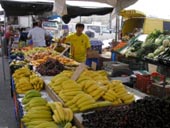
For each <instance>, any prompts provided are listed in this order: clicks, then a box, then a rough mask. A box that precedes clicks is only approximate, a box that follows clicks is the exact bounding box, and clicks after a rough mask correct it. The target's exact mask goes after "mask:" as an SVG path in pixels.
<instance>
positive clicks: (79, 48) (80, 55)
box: [62, 23, 91, 63]
mask: <svg viewBox="0 0 170 128" xmlns="http://www.w3.org/2000/svg"><path fill="white" fill-rule="evenodd" d="M83 30H84V24H81V23H77V24H76V32H75V33H73V34H71V35H69V36H67V37H66V38H64V39H63V40H62V42H64V43H70V46H71V52H70V54H71V58H73V59H74V60H76V61H77V62H80V63H83V62H85V61H86V57H87V53H88V50H89V49H90V47H91V45H90V41H89V38H88V36H87V35H86V34H84V33H83Z"/></svg>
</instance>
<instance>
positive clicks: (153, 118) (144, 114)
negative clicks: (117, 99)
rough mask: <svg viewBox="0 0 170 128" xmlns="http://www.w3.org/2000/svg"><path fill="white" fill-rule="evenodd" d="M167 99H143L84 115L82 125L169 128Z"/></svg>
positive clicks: (169, 114) (93, 127) (88, 126)
mask: <svg viewBox="0 0 170 128" xmlns="http://www.w3.org/2000/svg"><path fill="white" fill-rule="evenodd" d="M168 99H169V98H168ZM168 99H159V98H155V97H145V98H144V99H140V100H138V101H136V102H133V103H132V104H130V105H128V106H121V107H118V108H113V107H108V108H104V109H101V110H96V111H95V112H91V113H85V114H83V125H84V127H85V128H108V127H109V128H169V127H170V123H169V120H170V111H169V108H170V102H169V100H168ZM94 122H95V123H94Z"/></svg>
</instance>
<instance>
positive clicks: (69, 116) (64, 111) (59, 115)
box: [47, 102, 76, 128]
mask: <svg viewBox="0 0 170 128" xmlns="http://www.w3.org/2000/svg"><path fill="white" fill-rule="evenodd" d="M47 105H48V106H49V107H50V108H51V109H52V112H53V116H52V118H53V120H54V122H55V123H57V125H58V126H60V127H63V128H76V126H72V123H71V121H72V120H73V112H72V111H71V109H70V108H64V107H63V105H62V104H61V102H48V104H47Z"/></svg>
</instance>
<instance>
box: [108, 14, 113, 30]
mask: <svg viewBox="0 0 170 128" xmlns="http://www.w3.org/2000/svg"><path fill="white" fill-rule="evenodd" d="M109 29H112V13H110V14H109Z"/></svg>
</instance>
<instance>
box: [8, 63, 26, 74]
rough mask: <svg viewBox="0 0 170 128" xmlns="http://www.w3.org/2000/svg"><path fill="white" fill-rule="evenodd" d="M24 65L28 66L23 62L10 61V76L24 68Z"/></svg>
mask: <svg viewBox="0 0 170 128" xmlns="http://www.w3.org/2000/svg"><path fill="white" fill-rule="evenodd" d="M25 65H28V62H27V61H25V60H13V61H11V63H10V64H9V67H10V70H11V74H13V73H14V72H15V70H17V69H19V68H21V67H24V66H25Z"/></svg>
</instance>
